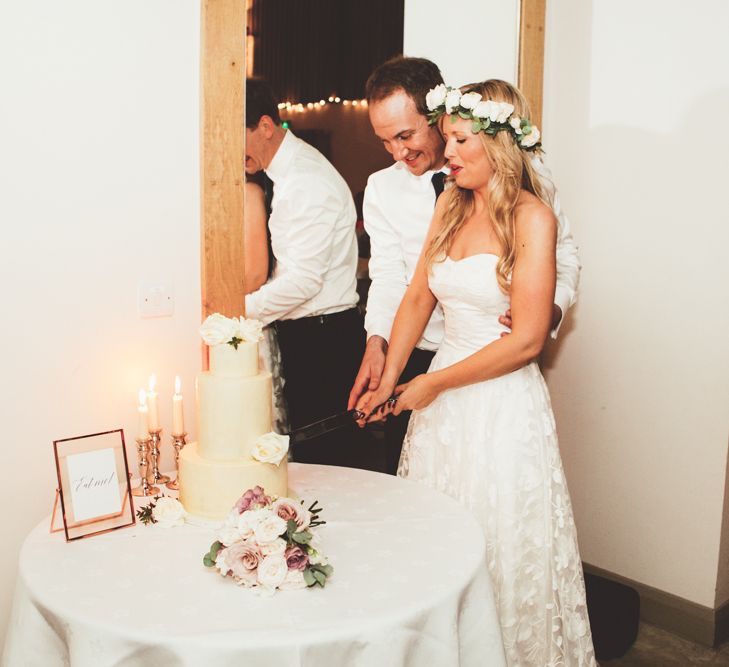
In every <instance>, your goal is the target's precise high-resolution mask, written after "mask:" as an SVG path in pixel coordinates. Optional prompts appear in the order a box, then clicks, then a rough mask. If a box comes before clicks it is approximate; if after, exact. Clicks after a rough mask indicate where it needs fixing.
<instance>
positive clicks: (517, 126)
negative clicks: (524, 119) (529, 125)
mask: <svg viewBox="0 0 729 667" xmlns="http://www.w3.org/2000/svg"><path fill="white" fill-rule="evenodd" d="M509 125H511V127H513V128H514V132H516V133H517V134H521V118H519V116H512V117H511V118H510V119H509Z"/></svg>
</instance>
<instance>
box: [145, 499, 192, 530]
mask: <svg viewBox="0 0 729 667" xmlns="http://www.w3.org/2000/svg"><path fill="white" fill-rule="evenodd" d="M152 516H153V517H154V520H155V521H156V522H157V525H158V526H161V527H162V528H174V527H175V526H181V525H183V524H184V523H185V508H184V507H183V506H182V504H181V503H180V501H179V500H175V499H174V498H168V497H167V496H163V497H162V498H160V499H159V500H157V501H156V502H155V506H154V509H153V510H152Z"/></svg>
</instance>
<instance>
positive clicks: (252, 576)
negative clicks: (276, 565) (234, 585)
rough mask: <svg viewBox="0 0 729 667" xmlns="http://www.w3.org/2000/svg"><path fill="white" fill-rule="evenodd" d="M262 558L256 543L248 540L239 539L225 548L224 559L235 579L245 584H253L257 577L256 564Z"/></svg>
mask: <svg viewBox="0 0 729 667" xmlns="http://www.w3.org/2000/svg"><path fill="white" fill-rule="evenodd" d="M261 560H263V554H261V551H260V549H259V548H258V545H257V544H256V543H255V542H251V541H249V540H241V541H240V542H236V543H235V544H233V545H232V546H229V547H228V548H227V549H226V550H225V561H226V563H227V565H228V567H229V568H230V572H231V574H232V575H233V577H235V579H236V580H237V581H239V582H240V583H242V584H243V585H245V586H253V585H254V584H255V583H256V581H257V579H258V565H259V564H260V562H261Z"/></svg>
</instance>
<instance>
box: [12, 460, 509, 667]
mask: <svg viewBox="0 0 729 667" xmlns="http://www.w3.org/2000/svg"><path fill="white" fill-rule="evenodd" d="M289 486H290V488H291V489H292V492H293V493H295V494H296V495H297V496H298V497H301V498H303V499H305V500H307V501H311V500H314V499H317V500H319V502H320V504H321V505H322V506H323V508H324V512H323V514H322V516H323V518H324V519H325V520H326V521H327V524H326V525H325V526H322V527H320V528H319V529H318V530H319V532H320V535H321V538H322V550H323V552H324V553H326V554H327V555H328V556H329V559H330V562H331V563H332V565H333V566H334V575H333V576H332V578H331V580H330V582H329V583H328V584H327V586H326V588H325V589H320V588H316V589H306V590H300V591H286V592H279V593H277V594H275V595H274V596H272V597H263V596H260V595H256V594H255V593H254V592H253V591H251V590H248V589H244V588H241V587H239V586H236V585H235V584H234V582H233V581H232V580H231V579H230V578H225V579H224V578H223V577H221V576H220V575H218V574H217V573H216V572H215V571H214V570H212V569H207V568H205V567H204V566H203V564H202V556H203V554H204V553H205V552H206V551H207V549H208V547H209V546H210V544H211V542H213V541H214V539H215V535H214V531H213V530H212V529H211V528H209V527H203V526H196V525H189V524H188V525H185V526H183V527H178V528H161V527H158V526H154V525H152V526H144V525H140V524H138V525H137V526H135V527H133V528H126V529H121V530H117V531H114V532H112V533H108V534H105V535H99V536H95V537H92V538H89V539H84V540H80V541H77V542H72V543H69V544H67V543H66V542H65V540H64V537H63V533H62V532H61V533H54V534H49V532H48V521H47V520H46V521H44V522H43V523H41V524H40V525H38V526H37V527H36V528H35V529H34V530H33V531H32V532H31V533H30V535H29V536H28V538H27V539H26V541H25V543H24V545H23V548H22V551H21V555H20V567H19V577H18V582H17V589H16V593H15V600H14V605H13V614H12V619H11V623H10V627H9V629H8V636H7V640H6V645H5V653H4V664H5V665H7V667H16V666H17V667H21V666H22V667H32V666H36V665H37V666H39V667H40V666H42V667H55V666H56V665H69V664H70V665H72V666H73V667H86V666H89V667H91V666H93V667H106V666H111V665H114V666H122V665H123V666H125V667H126V666H128V667H132V666H142V665H144V666H148V667H153V666H155V665H157V666H159V667H171V666H175V667H176V666H185V667H187V666H190V667H193V666H195V667H197V666H206V667H207V666H210V667H228V666H231V667H232V666H233V665H236V666H238V665H243V664H250V665H257V666H259V667H264V666H268V665H271V666H274V665H275V666H277V667H278V666H281V667H284V666H285V667H288V666H299V665H311V666H312V667H313V666H316V667H327V666H330V665H331V666H332V667H343V666H356V667H360V666H370V665H372V666H373V667H374V666H377V667H384V666H388V665H393V666H394V665H412V666H413V667H414V666H416V665H417V666H418V667H420V666H422V665H429V666H440V665H443V666H444V667H445V666H451V665H454V666H455V665H462V666H468V665H488V666H489V667H497V666H498V665H502V664H504V663H503V650H502V646H501V638H500V632H499V626H498V622H497V617H496V613H495V609H494V603H493V597H492V593H491V587H490V583H489V577H488V571H487V569H486V565H485V545H484V539H483V536H482V534H481V531H480V529H479V526H478V524H477V523H476V520H475V519H474V518H473V517H472V516H471V515H470V514H469V512H468V511H467V510H465V509H464V508H462V507H461V506H460V505H458V504H457V503H455V502H454V501H453V500H451V499H450V498H448V497H446V496H443V495H441V494H438V493H436V492H434V491H432V490H430V489H428V488H425V487H423V486H421V485H418V484H415V483H412V482H408V481H405V480H401V479H397V478H394V477H390V476H388V475H382V474H378V473H373V472H368V471H364V470H354V469H351V468H334V467H329V466H314V465H301V464H291V465H290V468H289Z"/></svg>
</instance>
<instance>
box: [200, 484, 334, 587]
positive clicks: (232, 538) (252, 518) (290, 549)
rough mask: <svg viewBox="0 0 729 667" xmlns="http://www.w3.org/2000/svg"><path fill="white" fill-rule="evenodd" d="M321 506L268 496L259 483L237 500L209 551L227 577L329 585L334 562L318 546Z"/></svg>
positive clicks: (212, 563)
mask: <svg viewBox="0 0 729 667" xmlns="http://www.w3.org/2000/svg"><path fill="white" fill-rule="evenodd" d="M320 512H321V507H317V501H314V502H313V503H312V504H311V505H310V506H309V508H308V509H306V508H305V507H304V501H303V500H302V501H301V502H297V501H295V500H292V499H291V498H276V497H273V496H267V495H266V493H265V491H264V490H263V489H262V488H261V487H260V486H256V487H255V488H253V489H249V490H248V491H246V492H245V493H244V494H243V495H242V496H241V497H240V498H239V499H238V500H237V501H236V503H235V505H234V506H233V509H232V510H231V511H230V514H229V515H228V516H227V518H226V519H225V522H224V523H223V525H222V526H221V528H220V530H219V532H218V539H217V540H216V541H215V542H213V544H212V545H211V547H210V551H209V552H208V553H207V554H205V556H204V557H203V563H204V564H205V566H206V567H211V568H212V567H215V568H217V570H218V571H219V572H220V574H221V575H222V576H224V577H227V576H231V577H232V578H233V580H234V581H235V582H236V583H238V584H239V585H241V586H245V587H246V588H261V589H265V590H267V591H275V590H276V589H280V590H291V589H296V588H306V587H311V586H324V584H325V583H326V581H327V579H328V578H329V577H330V576H331V574H332V572H333V571H334V568H332V566H331V565H330V564H329V562H328V561H327V558H326V557H325V556H324V555H323V554H322V553H321V552H320V551H319V549H318V540H317V537H318V536H317V535H315V533H314V532H313V529H314V528H316V526H320V525H322V524H323V523H326V522H325V521H322V520H321V519H320V518H319V514H320Z"/></svg>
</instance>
